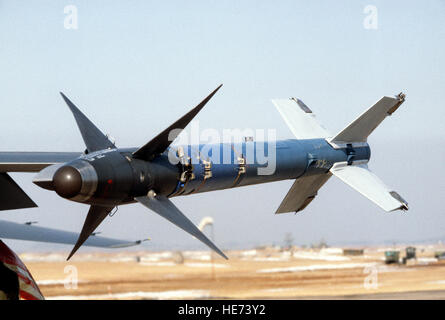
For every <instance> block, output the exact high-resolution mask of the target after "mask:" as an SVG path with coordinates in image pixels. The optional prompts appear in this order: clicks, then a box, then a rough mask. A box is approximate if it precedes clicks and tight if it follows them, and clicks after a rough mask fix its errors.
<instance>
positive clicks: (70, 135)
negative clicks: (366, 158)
mask: <svg viewBox="0 0 445 320" xmlns="http://www.w3.org/2000/svg"><path fill="white" fill-rule="evenodd" d="M67 5H75V6H76V7H77V10H78V29H77V30H67V29H65V28H64V19H65V18H66V14H64V7H65V6H67ZM367 5H373V6H375V7H376V8H377V10H378V11H377V14H378V28H377V29H376V30H369V29H365V28H364V27H363V20H364V19H365V17H366V16H367V14H365V13H364V12H363V11H364V8H365V7H366V6H367ZM444 56H445V2H444V1H425V2H419V1H369V0H367V1H336V2H335V4H334V2H332V1H306V2H303V1H279V2H272V1H188V2H184V1H164V2H160V1H5V0H0V70H1V72H0V88H2V90H1V92H2V94H1V95H0V108H1V110H2V117H1V120H0V124H1V125H0V128H1V131H0V132H1V133H0V136H1V137H2V139H0V141H1V143H0V149H1V150H4V151H10V150H36V151H41V150H51V151H77V150H83V149H84V145H83V141H82V139H81V136H80V134H79V132H78V130H77V127H76V125H75V122H74V120H73V118H72V115H71V114H70V112H69V111H68V109H67V108H66V106H65V105H64V103H63V101H62V99H61V98H60V96H59V94H58V92H59V91H63V92H64V93H66V94H67V95H68V96H69V97H70V98H71V99H72V100H73V101H74V102H75V103H76V104H77V105H78V106H79V107H80V108H81V109H82V110H83V111H84V112H85V113H86V114H87V115H88V116H89V117H90V118H91V119H92V120H93V121H94V122H95V123H96V124H97V125H98V127H100V128H101V129H102V130H103V131H104V132H107V133H110V134H111V135H112V136H113V137H114V138H115V139H116V143H117V144H118V145H119V146H140V145H143V144H144V143H146V142H147V141H148V140H150V139H151V138H152V137H153V136H154V135H156V134H157V133H158V132H160V131H161V130H162V129H164V128H165V127H166V126H168V125H169V124H170V123H171V122H173V121H174V120H176V119H177V118H178V117H179V116H181V115H182V114H183V113H185V112H186V111H187V110H188V109H189V108H190V107H192V106H194V105H195V104H196V103H197V102H199V101H200V100H201V99H202V98H203V97H205V96H206V95H207V94H208V93H209V92H210V91H211V90H213V89H214V88H215V87H216V86H217V85H219V84H220V83H223V84H224V86H223V88H222V89H221V90H220V92H218V94H217V95H216V96H215V97H214V99H213V100H212V101H211V102H210V103H209V104H208V106H207V107H206V108H205V109H204V110H203V111H202V112H201V113H200V114H199V116H198V119H199V121H200V127H201V129H205V128H206V127H207V128H216V129H219V130H222V129H224V128H264V129H268V128H273V129H276V130H277V135H278V138H292V134H291V132H290V130H289V129H288V128H287V127H286V125H285V123H284V121H283V120H282V119H281V118H280V116H279V114H278V112H277V111H276V110H275V109H274V107H273V105H272V104H271V102H270V99H272V98H287V97H290V96H296V97H299V98H301V99H302V100H303V101H304V102H305V103H306V104H307V105H308V106H309V107H310V108H311V109H312V110H313V111H314V112H315V113H316V114H317V117H318V119H319V120H320V121H321V122H322V123H323V124H324V126H325V127H327V128H328V129H329V130H330V131H331V132H333V133H335V132H337V131H339V130H341V129H342V128H343V127H344V126H345V125H347V124H348V123H349V122H350V121H351V120H353V119H354V118H355V117H357V116H358V115H359V114H360V113H361V112H362V111H363V110H365V109H366V108H368V107H369V106H370V105H372V104H373V103H374V102H375V101H377V100H378V99H379V98H380V97H381V96H383V95H394V94H397V93H399V92H400V91H404V92H405V93H406V94H407V100H406V102H405V103H404V104H403V106H402V107H401V108H400V109H399V110H398V111H397V112H396V113H395V114H394V115H393V116H392V117H391V118H388V119H387V120H385V122H384V123H383V124H382V125H381V126H380V127H379V128H378V129H377V130H376V131H375V132H374V133H373V135H372V136H371V137H370V139H369V143H370V145H371V148H372V158H371V162H370V168H371V169H372V170H373V171H374V172H375V173H377V174H378V175H379V176H380V177H381V178H382V180H384V181H385V182H386V183H387V184H388V185H390V186H392V187H394V189H396V190H397V191H398V192H399V193H400V194H401V195H402V196H403V197H404V198H406V199H407V200H408V202H409V204H410V208H411V209H410V211H408V213H407V214H401V213H392V214H386V213H384V212H382V211H381V210H380V209H379V208H378V207H376V206H374V205H373V204H372V203H370V202H369V201H368V200H367V199H365V198H363V197H362V196H361V195H359V194H357V193H356V192H355V191H353V190H351V189H350V188H349V187H347V186H346V185H344V184H343V183H341V182H339V181H336V180H334V179H331V180H330V181H329V182H328V183H327V185H326V186H325V187H323V189H322V190H320V192H319V195H318V197H317V199H316V200H314V201H313V203H312V204H311V205H310V206H309V207H308V208H307V209H306V210H305V211H304V212H303V213H302V214H301V215H297V216H294V215H292V214H289V215H286V216H279V217H278V216H274V214H273V213H274V212H275V209H276V207H277V206H278V205H279V204H280V202H281V200H282V199H283V198H284V196H285V194H286V192H287V190H288V189H289V188H290V186H291V184H292V181H283V182H279V183H273V184H270V185H259V186H254V187H248V188H241V189H236V190H228V191H221V192H215V193H208V194H201V195H194V196H190V197H186V198H178V199H175V200H174V201H175V203H176V204H177V205H178V206H179V207H180V208H182V210H183V211H184V212H185V213H186V214H187V215H188V216H190V217H191V218H192V220H193V221H195V222H198V221H199V220H200V219H201V218H202V217H203V216H206V215H211V216H213V217H214V218H215V220H216V238H217V239H216V242H217V243H219V244H220V246H221V247H223V248H224V247H234V246H242V245H244V244H246V245H255V244H262V243H272V242H274V243H282V242H283V239H284V234H285V233H286V232H291V233H292V234H293V237H294V239H295V242H296V243H298V244H309V243H311V242H316V241H318V240H320V239H321V238H324V239H326V240H327V241H328V242H332V243H335V242H337V243H339V242H344V243H347V242H382V241H391V240H396V241H409V240H422V239H429V238H436V237H444V238H445V230H444V227H445V216H444V215H443V209H442V203H441V198H442V197H443V195H444V193H445V192H444V191H445V188H444V187H445V186H444V182H443V181H444V178H445V177H444V174H443V170H442V169H441V166H442V164H443V162H444V161H443V160H444V158H445V157H444V156H445V152H444V142H445V141H444V136H445V126H444V125H443V123H444V121H445V111H444V110H445V108H444V102H443V99H444V98H443V90H444V87H445V76H444V73H445V60H444V58H443V57H444ZM13 176H14V178H15V179H16V180H17V182H19V183H20V185H21V186H22V187H23V188H24V189H25V190H26V191H27V192H28V193H29V195H30V196H31V197H32V198H33V199H34V200H35V201H36V202H37V203H38V204H39V208H38V209H29V210H17V211H5V212H1V213H0V218H4V219H8V220H11V221H20V222H21V221H27V220H39V221H40V224H41V225H45V226H51V227H57V228H62V229H66V230H73V231H74V230H80V227H81V225H82V223H83V219H84V216H85V213H86V211H87V207H86V206H84V205H81V204H76V203H72V202H68V201H66V200H62V199H60V198H57V196H56V195H54V194H52V193H50V192H47V191H44V190H40V189H38V187H36V186H34V185H33V184H32V183H31V180H32V174H14V175H13ZM100 230H101V231H103V233H104V234H106V235H108V236H115V237H120V238H133V237H146V236H147V235H149V236H151V237H152V238H153V241H152V242H151V243H149V244H147V245H146V247H147V248H153V249H155V248H169V249H173V248H175V247H178V246H183V247H191V248H192V247H199V248H202V247H201V245H200V244H198V243H197V241H196V240H194V239H192V238H191V237H189V236H188V235H186V234H184V233H183V232H182V231H179V230H176V229H175V227H173V226H170V225H169V224H168V223H167V222H164V221H163V220H161V218H159V217H157V216H155V215H154V214H152V213H151V212H149V211H148V210H145V209H144V208H142V207H140V206H136V205H130V206H123V207H121V208H120V209H119V213H118V214H117V215H115V216H114V217H113V218H112V219H109V221H106V223H104V225H103V226H101V228H100ZM7 243H11V244H13V245H14V247H16V248H19V249H21V250H33V249H42V248H43V249H45V248H59V249H63V250H68V247H65V246H47V245H41V244H35V243H28V242H16V241H8V242H7Z"/></svg>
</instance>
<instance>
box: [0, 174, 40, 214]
mask: <svg viewBox="0 0 445 320" xmlns="http://www.w3.org/2000/svg"><path fill="white" fill-rule="evenodd" d="M0 190H1V192H0V210H12V209H24V208H34V207H37V205H36V204H35V203H34V201H32V200H31V198H30V197H29V196H28V195H27V194H26V193H25V191H23V190H22V188H20V187H19V185H18V184H17V183H16V182H15V181H14V180H13V179H12V178H11V177H10V176H9V175H8V174H7V173H6V172H2V173H0Z"/></svg>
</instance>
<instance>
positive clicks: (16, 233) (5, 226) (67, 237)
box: [0, 220, 142, 248]
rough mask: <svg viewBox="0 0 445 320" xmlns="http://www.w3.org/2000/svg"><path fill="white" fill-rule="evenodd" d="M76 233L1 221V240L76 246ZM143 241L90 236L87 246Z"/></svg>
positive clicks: (127, 245) (119, 245)
mask: <svg viewBox="0 0 445 320" xmlns="http://www.w3.org/2000/svg"><path fill="white" fill-rule="evenodd" d="M78 236H79V235H78V234H77V233H76V232H70V231H63V230H57V229H51V228H44V227H37V226H33V225H26V224H21V223H16V222H10V221H5V220H0V239H15V240H28V241H38V242H50V243H62V244H75V243H76V241H77V238H78ZM141 242H142V241H141V240H138V241H126V240H118V239H111V238H104V237H98V236H90V237H89V238H88V240H87V241H85V244H84V245H86V246H91V247H103V248H123V247H130V246H135V245H138V244H140V243H141Z"/></svg>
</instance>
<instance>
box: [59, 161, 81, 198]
mask: <svg viewBox="0 0 445 320" xmlns="http://www.w3.org/2000/svg"><path fill="white" fill-rule="evenodd" d="M53 187H54V191H56V193H57V194H58V195H59V196H61V197H63V198H73V197H75V196H77V195H78V194H79V193H80V190H81V189H82V176H81V175H80V172H79V171H78V170H77V169H76V168H73V167H71V166H63V167H61V168H60V169H58V170H57V171H56V173H55V174H54V177H53Z"/></svg>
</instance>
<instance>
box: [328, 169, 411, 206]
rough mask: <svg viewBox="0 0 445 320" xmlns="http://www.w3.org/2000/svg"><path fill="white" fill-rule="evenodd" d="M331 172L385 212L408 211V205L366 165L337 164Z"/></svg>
mask: <svg viewBox="0 0 445 320" xmlns="http://www.w3.org/2000/svg"><path fill="white" fill-rule="evenodd" d="M330 172H331V173H332V174H333V175H335V176H336V177H337V178H339V179H340V180H342V181H343V182H344V183H346V184H348V185H349V186H351V187H352V188H353V189H355V190H356V191H358V192H360V193H361V194H362V195H364V196H365V197H366V198H368V199H369V200H371V201H372V202H374V203H375V204H376V205H378V206H379V207H381V208H382V209H383V210H385V211H388V212H389V211H395V210H399V209H400V210H408V203H407V202H406V201H405V200H404V199H403V198H402V197H401V196H400V195H399V194H398V193H397V192H395V191H393V190H391V189H389V188H388V187H387V186H386V185H385V184H384V183H383V182H382V181H381V180H380V179H379V178H378V177H377V176H376V175H375V174H374V173H372V172H371V171H370V170H369V169H368V166H367V165H366V164H359V165H350V166H348V165H347V162H337V163H336V164H334V166H333V167H332V168H331V169H330Z"/></svg>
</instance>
